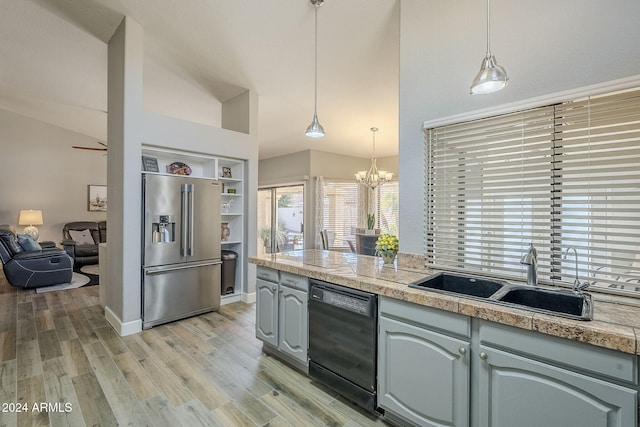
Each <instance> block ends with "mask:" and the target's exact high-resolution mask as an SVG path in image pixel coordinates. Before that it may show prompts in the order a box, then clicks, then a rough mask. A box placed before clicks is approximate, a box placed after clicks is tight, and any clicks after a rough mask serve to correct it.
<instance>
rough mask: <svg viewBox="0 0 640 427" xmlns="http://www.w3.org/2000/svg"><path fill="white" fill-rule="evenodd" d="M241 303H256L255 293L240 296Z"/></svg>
mask: <svg viewBox="0 0 640 427" xmlns="http://www.w3.org/2000/svg"><path fill="white" fill-rule="evenodd" d="M242 302H244V303H247V304H253V303H254V302H256V293H255V292H252V293H250V294H242Z"/></svg>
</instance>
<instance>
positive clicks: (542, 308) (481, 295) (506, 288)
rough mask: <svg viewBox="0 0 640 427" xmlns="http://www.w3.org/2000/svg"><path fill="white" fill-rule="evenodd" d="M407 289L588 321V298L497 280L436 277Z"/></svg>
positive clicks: (591, 310) (456, 276)
mask: <svg viewBox="0 0 640 427" xmlns="http://www.w3.org/2000/svg"><path fill="white" fill-rule="evenodd" d="M409 287H411V288H416V289H423V290H431V291H436V292H442V293H446V294H452V295H463V296H465V297H468V298H473V299H479V300H483V301H487V302H491V303H496V304H501V305H506V306H512V307H516V308H520V309H525V310H531V311H535V312H539V313H545V314H551V315H554V316H561V317H567V318H570V319H575V320H592V319H593V303H592V301H591V295H589V294H576V293H573V292H570V291H564V292H563V291H555V290H549V289H543V288H537V287H532V286H524V285H514V284H510V283H507V282H503V281H501V280H493V279H486V278H481V277H473V276H464V275H459V274H452V273H437V274H435V275H433V276H430V277H429V278H427V279H425V280H422V281H420V282H416V283H412V284H410V285H409Z"/></svg>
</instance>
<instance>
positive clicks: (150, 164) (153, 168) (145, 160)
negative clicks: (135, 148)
mask: <svg viewBox="0 0 640 427" xmlns="http://www.w3.org/2000/svg"><path fill="white" fill-rule="evenodd" d="M142 170H143V171H145V172H160V169H159V168H158V159H156V158H155V157H149V156H142Z"/></svg>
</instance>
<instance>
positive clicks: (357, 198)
mask: <svg viewBox="0 0 640 427" xmlns="http://www.w3.org/2000/svg"><path fill="white" fill-rule="evenodd" d="M323 193H324V196H323V221H322V223H323V228H324V229H325V230H329V231H331V232H333V233H335V234H332V237H333V241H332V242H330V247H334V248H341V249H345V250H348V249H349V243H348V242H349V241H350V242H352V243H353V242H354V241H355V232H356V228H357V227H358V226H359V224H360V223H361V221H360V216H361V213H360V212H366V209H365V208H363V206H366V205H367V200H366V197H367V191H366V190H365V189H364V187H362V186H361V185H360V184H358V183H357V182H355V181H353V182H340V181H328V180H327V181H324V185H323ZM371 193H373V206H374V208H373V209H374V211H375V213H376V227H377V228H380V229H381V233H390V234H397V233H398V182H397V181H394V182H390V183H386V184H384V185H382V186H380V187H378V188H376V189H375V190H374V191H373V192H371ZM362 215H364V214H362ZM363 221H364V218H363ZM365 223H366V221H365ZM362 224H364V223H362ZM334 236H335V237H334Z"/></svg>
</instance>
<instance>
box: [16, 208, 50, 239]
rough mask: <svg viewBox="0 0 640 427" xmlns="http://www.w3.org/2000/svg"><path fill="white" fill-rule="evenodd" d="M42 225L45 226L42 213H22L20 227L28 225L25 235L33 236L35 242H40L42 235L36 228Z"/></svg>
mask: <svg viewBox="0 0 640 427" xmlns="http://www.w3.org/2000/svg"><path fill="white" fill-rule="evenodd" d="M42 224H44V222H43V221H42V211H40V210H33V209H29V210H23V211H20V217H19V218H18V225H26V227H25V228H24V234H26V235H28V236H31V237H32V238H33V240H35V241H38V236H39V235H40V233H39V232H38V229H37V228H36V227H34V226H35V225H42Z"/></svg>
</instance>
